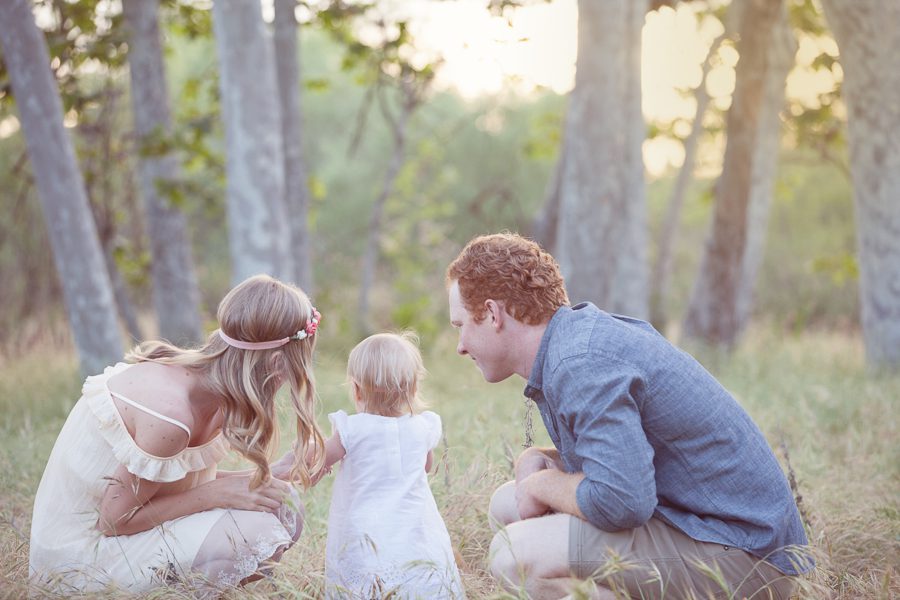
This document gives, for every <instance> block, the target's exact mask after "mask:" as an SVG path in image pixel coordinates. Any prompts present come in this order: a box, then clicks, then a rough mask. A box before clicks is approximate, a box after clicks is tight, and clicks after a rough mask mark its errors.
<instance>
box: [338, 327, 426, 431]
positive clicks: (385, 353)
mask: <svg viewBox="0 0 900 600" xmlns="http://www.w3.org/2000/svg"><path fill="white" fill-rule="evenodd" d="M418 341H419V340H418V338H417V336H416V334H415V333H413V332H411V331H404V332H402V333H377V334H375V335H372V336H369V337H367V338H366V339H364V340H363V341H361V342H360V343H359V344H357V345H356V347H355V348H353V350H352V351H351V352H350V358H349V359H348V360H347V381H348V383H349V384H350V385H351V386H352V385H354V384H355V385H356V386H357V387H358V388H359V394H360V397H361V401H362V404H363V405H364V406H365V409H364V410H365V412H367V413H371V414H375V415H382V416H385V417H396V416H401V415H404V414H406V413H411V414H418V413H420V412H422V411H423V410H424V409H425V403H424V401H423V400H422V398H421V397H420V396H419V381H421V380H422V378H423V377H424V376H425V365H424V364H423V362H422V355H421V354H420V353H419V348H418ZM351 393H352V391H351Z"/></svg>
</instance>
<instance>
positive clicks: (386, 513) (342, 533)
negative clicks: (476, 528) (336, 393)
mask: <svg viewBox="0 0 900 600" xmlns="http://www.w3.org/2000/svg"><path fill="white" fill-rule="evenodd" d="M328 418H329V419H330V420H331V423H332V426H333V428H334V430H335V432H337V434H338V435H339V436H340V439H341V444H342V445H343V446H344V449H345V450H346V452H347V453H346V454H345V455H344V458H343V459H342V461H341V465H340V467H339V471H338V473H337V475H336V477H335V481H334V488H333V490H332V496H331V508H330V511H329V514H328V541H327V544H326V556H325V583H326V593H327V596H328V597H329V598H353V599H363V598H365V599H369V598H383V597H387V596H389V595H390V594H391V593H392V592H393V593H394V594H395V595H390V597H391V598H404V599H407V598H423V599H424V598H428V599H434V598H464V597H465V595H464V593H463V589H462V585H461V583H460V579H459V572H458V571H457V568H456V563H455V562H454V559H453V550H452V548H451V546H450V536H449V534H448V533H447V527H446V525H444V520H443V519H442V518H441V515H440V513H439V512H438V509H437V505H436V504H435V502H434V496H432V494H431V488H430V487H429V486H428V477H427V475H426V473H425V460H426V457H427V454H428V451H429V450H431V449H432V448H434V447H435V446H436V445H437V443H438V441H439V440H440V438H441V418H440V417H439V416H438V415H436V414H435V413H433V412H430V411H426V412H423V413H422V414H419V415H415V416H412V415H407V416H404V417H382V416H379V415H371V414H367V413H359V414H354V415H350V416H348V415H347V413H345V412H344V411H338V412H336V413H332V414H330V415H328Z"/></svg>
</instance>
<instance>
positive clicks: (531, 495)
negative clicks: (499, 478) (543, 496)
mask: <svg viewBox="0 0 900 600" xmlns="http://www.w3.org/2000/svg"><path fill="white" fill-rule="evenodd" d="M547 468H552V467H544V468H542V469H538V471H543V470H544V469H547ZM536 473H537V471H535V472H534V473H532V474H531V475H529V476H527V477H525V478H523V479H522V480H521V481H518V480H517V481H516V507H517V508H518V510H519V516H520V517H521V518H522V519H531V518H532V517H540V516H542V515H545V514H547V513H548V512H549V511H550V506H548V505H547V504H545V503H544V502H542V501H541V500H539V499H538V497H537V493H538V488H539V487H540V485H541V481H540V479H541V478H540V476H536Z"/></svg>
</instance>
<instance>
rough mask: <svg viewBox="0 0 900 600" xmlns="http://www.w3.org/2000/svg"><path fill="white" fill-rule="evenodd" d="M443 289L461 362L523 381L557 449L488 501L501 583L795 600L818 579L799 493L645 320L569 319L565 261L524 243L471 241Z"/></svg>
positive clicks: (735, 408) (550, 592) (747, 427)
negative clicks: (800, 587) (583, 584)
mask: <svg viewBox="0 0 900 600" xmlns="http://www.w3.org/2000/svg"><path fill="white" fill-rule="evenodd" d="M447 284H448V290H449V299H450V321H451V324H452V325H453V327H455V328H456V329H458V330H459V344H458V347H457V352H459V354H461V355H464V356H469V357H470V358H472V360H474V361H475V364H476V366H477V367H478V368H479V369H480V370H481V372H482V374H483V375H484V378H485V379H486V380H487V381H488V382H498V381H502V380H504V379H506V378H507V377H509V376H510V375H513V374H516V375H519V376H520V377H522V378H523V379H525V380H526V381H527V382H528V384H527V385H526V387H525V392H524V393H525V395H526V396H527V397H529V398H531V399H532V400H534V402H535V404H536V405H537V406H538V409H539V410H540V413H541V417H542V418H543V421H544V425H545V426H546V427H547V431H548V432H549V434H550V438H551V439H552V441H553V444H554V446H555V448H551V449H535V448H531V449H528V450H526V451H525V452H523V453H522V455H521V456H520V457H519V459H518V460H517V462H516V466H515V477H516V479H515V481H514V482H509V483H507V484H505V485H504V486H501V487H500V488H499V489H498V490H497V491H496V492H495V494H494V497H493V498H492V500H491V507H490V515H491V520H492V526H493V527H495V529H496V528H498V526H499V527H501V529H500V531H499V532H498V533H497V534H496V535H495V537H494V540H493V542H492V544H491V557H490V560H491V570H492V572H493V574H494V576H495V577H497V578H498V579H499V580H500V581H501V583H502V584H503V585H505V586H506V587H508V588H510V589H517V588H519V587H520V586H523V585H524V587H525V589H526V591H527V592H528V593H529V595H530V596H531V597H532V598H561V597H564V596H566V595H567V594H569V593H570V592H571V590H572V587H573V584H575V583H577V581H578V580H583V579H593V580H594V581H596V583H597V584H598V585H597V586H594V587H593V590H592V594H593V597H595V598H616V597H619V598H621V597H623V594H628V595H630V596H631V597H634V598H663V597H665V598H677V599H680V598H689V597H691V596H692V595H693V596H694V597H697V598H707V597H716V598H718V597H729V598H730V597H736V598H743V597H745V596H746V597H753V598H757V599H762V598H772V599H785V600H786V599H787V598H789V597H790V595H791V594H792V593H793V591H794V590H795V588H796V579H797V578H796V575H798V574H799V573H801V572H803V571H806V570H808V569H809V568H811V566H812V563H811V561H810V560H809V559H808V558H807V557H806V556H805V555H803V554H801V553H800V552H798V551H797V547H799V546H804V545H805V544H806V535H805V533H804V530H803V525H802V523H801V520H800V517H799V514H798V511H797V507H796V504H795V503H794V499H793V495H792V494H791V490H790V488H789V486H788V484H787V481H786V480H785V477H784V474H783V473H782V471H781V468H780V467H779V465H778V462H777V460H776V459H775V456H774V455H773V454H772V451H771V449H770V448H769V446H768V444H767V443H766V440H765V438H764V437H763V435H762V433H760V431H759V429H758V428H757V427H756V425H755V424H754V423H753V421H752V420H751V419H750V417H749V416H748V415H747V413H746V412H745V411H744V410H743V409H742V408H741V407H740V406H739V405H738V404H737V402H736V401H735V400H734V398H733V397H732V396H731V395H730V394H729V393H728V392H727V391H726V390H725V389H724V388H723V387H722V386H721V385H720V384H719V383H718V382H717V381H716V380H715V378H713V376H712V375H710V374H709V373H708V372H707V371H706V370H705V369H704V368H703V367H702V366H701V365H700V364H699V363H698V362H697V361H696V360H694V359H693V358H692V357H691V356H689V355H688V354H686V353H684V352H682V351H681V350H678V349H677V348H675V347H674V346H672V345H671V344H670V343H669V342H668V341H666V339H665V338H664V337H662V336H661V335H660V334H659V333H657V332H656V330H654V329H653V327H651V326H650V325H649V324H647V323H645V322H643V321H639V320H636V319H630V318H627V317H622V316H618V315H611V314H608V313H605V312H603V311H601V310H599V309H598V308H597V307H596V306H594V305H592V304H590V303H584V304H579V305H577V306H573V307H570V306H569V300H568V297H567V295H566V290H565V285H564V282H563V279H562V276H561V275H560V272H559V267H558V265H557V263H556V261H555V260H554V259H553V257H552V256H550V255H549V254H548V253H546V252H544V251H543V250H541V249H540V247H539V246H538V245H537V244H535V243H533V242H531V241H529V240H526V239H525V238H522V237H520V236H518V235H515V234H497V235H489V236H482V237H478V238H475V239H473V240H472V241H471V242H469V244H468V245H467V246H466V247H465V249H463V251H462V252H461V253H460V255H459V256H458V257H457V258H456V260H455V261H454V262H453V263H452V264H451V265H450V267H449V268H448V269H447ZM616 593H618V596H617V595H616ZM723 594H724V595H723ZM729 594H733V596H732V595H729Z"/></svg>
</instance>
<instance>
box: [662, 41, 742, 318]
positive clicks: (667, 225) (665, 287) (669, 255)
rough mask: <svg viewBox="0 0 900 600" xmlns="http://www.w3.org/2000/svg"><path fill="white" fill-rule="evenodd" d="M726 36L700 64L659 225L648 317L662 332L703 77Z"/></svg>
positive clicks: (705, 98) (699, 122)
mask: <svg viewBox="0 0 900 600" xmlns="http://www.w3.org/2000/svg"><path fill="white" fill-rule="evenodd" d="M726 37H728V32H727V31H726V32H725V33H722V34H721V35H720V36H719V37H717V38H716V39H715V40H714V41H713V43H712V44H711V45H710V47H709V51H708V52H707V54H706V59H705V60H704V61H703V65H702V66H701V71H702V75H701V77H700V84H699V85H698V86H697V89H695V90H694V100H695V101H696V102H697V107H696V109H695V111H694V122H693V124H692V125H691V132H690V133H689V134H688V136H687V138H685V140H684V143H683V146H684V162H683V163H682V164H681V169H680V170H679V171H678V177H676V178H675V185H674V186H673V188H672V192H671V193H670V194H669V200H668V202H667V204H666V214H665V217H663V221H662V224H661V225H660V232H659V244H658V246H657V253H656V262H655V263H654V264H653V271H652V276H651V277H650V320H651V321H652V322H653V325H654V326H655V327H656V328H657V329H659V330H660V331H665V329H666V324H667V322H668V317H669V315H668V301H669V282H670V281H671V279H672V271H673V261H674V258H675V246H676V242H677V239H678V224H679V222H680V220H681V209H682V207H683V206H684V199H685V197H686V196H687V190H688V185H689V184H690V183H691V181H692V179H693V177H694V167H695V166H696V161H697V148H698V146H699V144H700V136H701V135H702V134H703V131H704V127H703V118H704V116H705V115H706V109H707V107H708V106H709V101H710V96H709V92H708V91H707V90H706V79H707V76H708V75H709V72H710V70H712V66H713V63H712V59H713V57H714V56H715V54H716V52H718V50H719V46H721V44H722V42H723V41H725V39H726Z"/></svg>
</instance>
